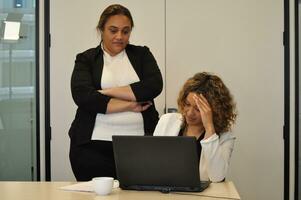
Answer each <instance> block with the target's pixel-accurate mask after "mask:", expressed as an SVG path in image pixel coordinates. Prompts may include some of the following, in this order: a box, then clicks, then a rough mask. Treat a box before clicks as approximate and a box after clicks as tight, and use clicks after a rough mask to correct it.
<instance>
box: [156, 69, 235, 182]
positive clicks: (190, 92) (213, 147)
mask: <svg viewBox="0 0 301 200" xmlns="http://www.w3.org/2000/svg"><path fill="white" fill-rule="evenodd" d="M178 107H179V111H180V113H168V114H165V115H163V116H162V117H161V118H160V121H159V122H158V125H157V127H156V130H155V132H154V135H167V136H194V137H195V138H196V139H197V141H198V153H199V157H200V163H199V169H200V179H201V180H204V181H205V180H210V181H212V182H219V181H223V180H224V179H225V177H226V174H227V171H228V167H229V163H230V158H231V154H232V151H233V147H234V140H235V137H234V135H233V134H232V133H230V130H231V127H232V125H233V124H234V122H235V119H236V116H237V114H236V109H235V103H234V101H233V98H232V95H231V93H230V91H229V90H228V88H227V87H226V86H225V84H224V83H223V81H222V80H221V79H220V78H219V77H218V76H216V75H213V74H210V73H206V72H203V73H197V74H195V75H194V76H193V77H191V78H190V79H188V80H187V81H186V83H185V84H184V86H183V88H182V90H181V91H180V94H179V97H178Z"/></svg>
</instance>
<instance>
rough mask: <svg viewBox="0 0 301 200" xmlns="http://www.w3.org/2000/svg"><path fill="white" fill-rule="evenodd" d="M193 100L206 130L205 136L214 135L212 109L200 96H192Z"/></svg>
mask: <svg viewBox="0 0 301 200" xmlns="http://www.w3.org/2000/svg"><path fill="white" fill-rule="evenodd" d="M193 99H194V101H195V104H196V105H197V107H198V109H199V111H200V113H201V117H202V122H203V126H204V128H205V130H206V134H207V133H208V134H210V135H211V134H214V133H215V129H214V124H213V117H212V109H211V106H210V104H209V103H208V101H207V99H206V98H205V97H204V96H203V95H202V94H200V95H197V94H194V95H193Z"/></svg>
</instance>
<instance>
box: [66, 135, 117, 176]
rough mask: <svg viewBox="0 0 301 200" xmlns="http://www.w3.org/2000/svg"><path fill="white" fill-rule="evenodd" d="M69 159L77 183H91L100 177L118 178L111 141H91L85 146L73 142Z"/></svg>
mask: <svg viewBox="0 0 301 200" xmlns="http://www.w3.org/2000/svg"><path fill="white" fill-rule="evenodd" d="M69 158H70V162H71V167H72V171H73V173H74V175H75V178H76V180H77V181H89V180H91V179H92V178H93V177H100V176H107V177H108V176H109V177H114V178H116V169H115V161H114V154H113V145H112V142H111V141H98V140H91V141H90V143H88V144H83V145H73V144H72V141H71V145H70V152H69Z"/></svg>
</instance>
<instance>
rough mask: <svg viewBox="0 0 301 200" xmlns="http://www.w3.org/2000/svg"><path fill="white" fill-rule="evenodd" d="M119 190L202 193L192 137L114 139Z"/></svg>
mask: <svg viewBox="0 0 301 200" xmlns="http://www.w3.org/2000/svg"><path fill="white" fill-rule="evenodd" d="M113 149H114V157H115V164H116V172H117V177H118V180H119V183H120V187H121V188H122V189H135V190H161V191H164V190H167V191H201V190H202V188H201V184H200V175H199V163H198V162H199V159H198V154H197V141H196V139H195V137H177V136H175V137H171V136H156V137H154V136H113Z"/></svg>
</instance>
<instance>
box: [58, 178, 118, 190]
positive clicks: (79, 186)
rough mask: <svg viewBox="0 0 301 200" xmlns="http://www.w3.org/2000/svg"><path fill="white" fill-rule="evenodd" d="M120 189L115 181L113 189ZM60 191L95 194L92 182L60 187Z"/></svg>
mask: <svg viewBox="0 0 301 200" xmlns="http://www.w3.org/2000/svg"><path fill="white" fill-rule="evenodd" d="M118 187H119V182H118V180H114V184H113V189H114V188H118ZM59 189H61V190H66V191H77V192H94V190H93V182H92V181H88V182H81V183H76V184H72V185H66V186H63V187H60V188H59Z"/></svg>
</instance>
